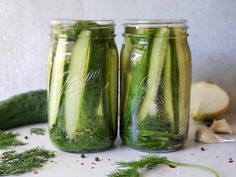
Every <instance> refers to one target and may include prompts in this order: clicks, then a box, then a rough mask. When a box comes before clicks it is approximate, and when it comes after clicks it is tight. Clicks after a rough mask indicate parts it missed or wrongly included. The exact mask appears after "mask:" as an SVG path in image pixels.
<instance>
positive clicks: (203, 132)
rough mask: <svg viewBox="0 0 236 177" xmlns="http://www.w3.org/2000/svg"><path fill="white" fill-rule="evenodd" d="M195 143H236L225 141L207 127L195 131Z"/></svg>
mask: <svg viewBox="0 0 236 177" xmlns="http://www.w3.org/2000/svg"><path fill="white" fill-rule="evenodd" d="M195 141H197V142H200V143H208V144H214V143H228V142H234V141H235V139H225V138H222V137H220V136H218V135H216V134H214V133H213V132H212V131H210V130H209V128H207V127H198V128H197V129H196V131H195Z"/></svg>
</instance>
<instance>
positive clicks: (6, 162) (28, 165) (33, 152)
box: [0, 147, 55, 176]
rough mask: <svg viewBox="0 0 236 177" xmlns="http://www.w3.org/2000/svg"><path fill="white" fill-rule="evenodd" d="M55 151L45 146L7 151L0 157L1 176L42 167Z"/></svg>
mask: <svg viewBox="0 0 236 177" xmlns="http://www.w3.org/2000/svg"><path fill="white" fill-rule="evenodd" d="M54 156H55V155H54V153H53V152H51V151H48V150H45V149H43V148H39V147H37V148H33V149H30V150H28V151H25V152H22V153H17V152H16V151H7V152H4V153H3V154H2V155H1V158H0V176H7V175H19V174H22V173H26V172H30V171H33V170H35V169H37V168H40V167H42V166H43V165H44V164H45V163H46V162H47V161H48V159H50V158H52V157H54Z"/></svg>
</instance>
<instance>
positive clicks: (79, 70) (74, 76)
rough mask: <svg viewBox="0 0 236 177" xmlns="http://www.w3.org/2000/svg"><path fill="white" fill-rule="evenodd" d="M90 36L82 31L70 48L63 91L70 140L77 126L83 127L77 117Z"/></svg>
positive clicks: (87, 32) (84, 79)
mask: <svg viewBox="0 0 236 177" xmlns="http://www.w3.org/2000/svg"><path fill="white" fill-rule="evenodd" d="M90 35H91V31H88V30H84V31H82V32H81V33H80V35H79V37H78V39H77V40H76V42H75V43H74V46H73V48H72V56H71V60H70V65H69V70H68V81H67V85H66V91H65V123H66V132H67V135H68V137H69V138H70V139H73V138H74V136H75V133H76V129H77V125H81V126H82V127H84V126H83V123H84V121H83V120H80V117H79V115H80V111H81V110H80V104H81V102H82V97H83V93H84V86H85V82H86V75H87V70H88V61H89V56H88V54H89V50H90Z"/></svg>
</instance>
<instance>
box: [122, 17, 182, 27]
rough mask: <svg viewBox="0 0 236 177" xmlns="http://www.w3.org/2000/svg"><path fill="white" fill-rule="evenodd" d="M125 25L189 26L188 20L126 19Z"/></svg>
mask: <svg viewBox="0 0 236 177" xmlns="http://www.w3.org/2000/svg"><path fill="white" fill-rule="evenodd" d="M123 26H125V27H187V20H184V19H182V20H136V19H131V20H126V22H125V23H123Z"/></svg>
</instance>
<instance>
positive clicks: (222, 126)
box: [211, 119, 233, 134]
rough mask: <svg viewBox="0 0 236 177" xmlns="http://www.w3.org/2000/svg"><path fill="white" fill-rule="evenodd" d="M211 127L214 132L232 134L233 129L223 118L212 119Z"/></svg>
mask: <svg viewBox="0 0 236 177" xmlns="http://www.w3.org/2000/svg"><path fill="white" fill-rule="evenodd" d="M211 129H212V130H213V132H215V133H230V134H232V133H233V131H232V130H231V127H230V125H229V124H228V123H227V122H226V120H225V119H221V120H214V122H213V124H212V126H211Z"/></svg>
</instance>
